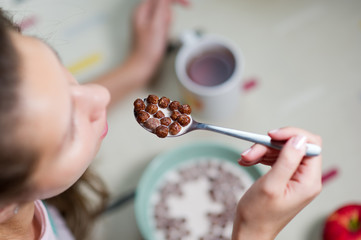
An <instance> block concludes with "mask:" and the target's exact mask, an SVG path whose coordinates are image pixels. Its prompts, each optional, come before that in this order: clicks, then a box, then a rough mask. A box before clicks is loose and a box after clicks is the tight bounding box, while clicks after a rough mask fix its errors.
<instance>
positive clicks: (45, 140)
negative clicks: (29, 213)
mask: <svg viewBox="0 0 361 240" xmlns="http://www.w3.org/2000/svg"><path fill="white" fill-rule="evenodd" d="M12 39H13V40H14V43H15V47H16V49H17V50H18V52H19V55H20V60H21V71H20V73H21V87H20V100H21V103H20V111H21V113H22V116H23V118H22V120H23V122H22V123H21V124H20V126H21V129H19V132H20V134H21V136H22V139H23V140H24V141H26V142H28V143H29V144H30V147H34V148H35V149H37V152H39V153H40V156H39V161H38V165H37V166H36V169H35V172H34V174H33V176H32V180H33V181H34V186H35V193H34V194H35V195H34V196H31V197H32V198H34V199H35V198H36V199H38V198H40V199H43V198H49V197H52V196H54V195H57V194H59V193H61V192H63V191H64V190H66V189H67V188H69V187H70V186H71V185H72V184H73V183H74V182H75V181H77V180H78V179H79V177H80V176H81V175H82V174H83V173H84V171H85V170H86V169H87V167H88V166H89V164H90V163H91V161H92V159H93V158H94V156H95V155H96V153H97V151H98V149H99V147H100V144H101V142H102V140H103V138H104V137H105V135H106V132H107V121H106V107H107V105H108V102H109V100H110V95H109V92H108V91H107V90H106V89H105V88H104V87H101V86H98V85H94V84H85V85H79V84H78V83H77V81H76V80H75V79H74V78H73V76H72V75H71V74H70V73H69V72H68V71H67V69H66V68H65V67H64V66H63V65H62V64H61V63H60V61H59V59H58V58H57V56H56V54H55V53H54V51H53V50H52V49H50V47H49V46H47V45H46V44H44V43H43V42H42V41H40V40H39V39H36V38H32V37H27V36H23V35H20V34H18V33H12Z"/></svg>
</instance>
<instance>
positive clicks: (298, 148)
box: [267, 135, 306, 189]
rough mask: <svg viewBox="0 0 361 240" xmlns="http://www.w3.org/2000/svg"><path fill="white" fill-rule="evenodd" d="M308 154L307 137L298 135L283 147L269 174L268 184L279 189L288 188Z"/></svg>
mask: <svg viewBox="0 0 361 240" xmlns="http://www.w3.org/2000/svg"><path fill="white" fill-rule="evenodd" d="M305 153H306V137H305V136H303V135H297V136H294V137H292V138H290V139H289V140H288V141H287V142H286V144H285V145H284V146H283V148H282V150H281V152H280V154H279V156H278V158H277V160H276V162H275V163H274V165H273V167H272V169H271V170H270V171H269V172H268V173H267V182H268V183H269V184H271V186H274V187H277V188H279V189H284V188H282V187H283V186H286V185H287V183H288V182H289V180H290V179H291V177H292V176H293V175H294V173H295V172H296V170H297V168H298V166H299V165H300V163H301V161H302V159H303V157H304V155H305Z"/></svg>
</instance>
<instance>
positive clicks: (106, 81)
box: [93, 53, 156, 107]
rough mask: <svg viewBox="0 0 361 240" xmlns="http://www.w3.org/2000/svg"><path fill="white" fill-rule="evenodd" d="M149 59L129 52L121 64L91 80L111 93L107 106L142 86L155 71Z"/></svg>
mask: <svg viewBox="0 0 361 240" xmlns="http://www.w3.org/2000/svg"><path fill="white" fill-rule="evenodd" d="M155 70H156V69H155V67H154V66H153V62H152V61H151V60H150V59H145V58H142V56H141V54H138V53H133V54H131V55H130V56H129V57H128V58H127V59H126V60H125V62H124V63H123V64H121V65H119V66H117V67H115V68H114V69H112V70H110V71H109V72H107V73H105V74H104V75H101V76H99V77H98V78H97V79H95V80H94V81H93V82H94V83H96V84H100V85H102V86H104V87H106V88H107V89H108V90H109V92H110V95H111V101H110V104H109V106H110V107H111V106H113V105H114V104H116V103H117V102H119V101H120V100H121V99H122V98H124V97H125V96H126V95H127V94H128V93H130V92H132V91H134V90H136V89H137V88H140V87H142V86H144V85H145V84H146V83H147V82H148V80H149V79H150V78H151V77H152V75H153V74H154V71H155Z"/></svg>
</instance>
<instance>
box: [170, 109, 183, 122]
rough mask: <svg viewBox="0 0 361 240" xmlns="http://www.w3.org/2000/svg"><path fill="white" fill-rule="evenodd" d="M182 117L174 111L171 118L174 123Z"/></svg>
mask: <svg viewBox="0 0 361 240" xmlns="http://www.w3.org/2000/svg"><path fill="white" fill-rule="evenodd" d="M180 115H181V113H180V112H178V111H174V112H173V113H172V114H171V115H170V118H171V119H173V121H175V120H177V118H178V117H179V116H180Z"/></svg>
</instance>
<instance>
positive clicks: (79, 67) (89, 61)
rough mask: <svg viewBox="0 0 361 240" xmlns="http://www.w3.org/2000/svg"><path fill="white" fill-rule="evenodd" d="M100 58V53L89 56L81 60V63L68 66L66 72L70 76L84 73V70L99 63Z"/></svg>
mask: <svg viewBox="0 0 361 240" xmlns="http://www.w3.org/2000/svg"><path fill="white" fill-rule="evenodd" d="M101 58H102V56H101V54H100V53H94V54H91V55H89V56H87V57H85V58H84V59H82V60H81V61H79V62H77V63H75V64H73V65H71V66H69V67H68V70H69V71H70V72H71V73H72V74H77V73H79V72H81V71H84V70H85V69H87V68H89V67H92V66H94V65H95V64H97V63H98V62H100V60H101Z"/></svg>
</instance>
